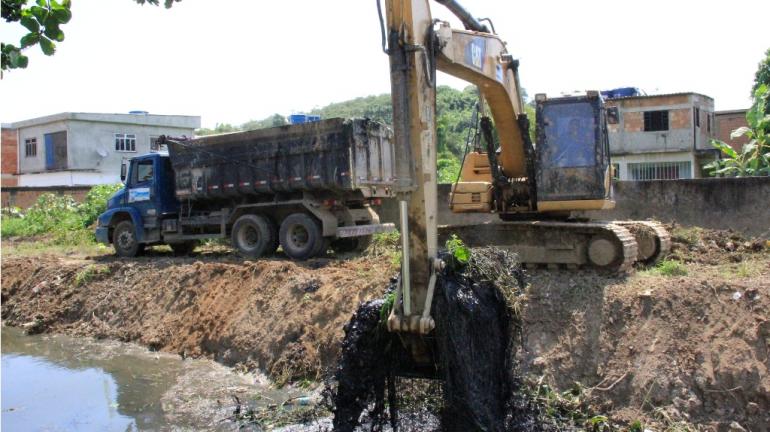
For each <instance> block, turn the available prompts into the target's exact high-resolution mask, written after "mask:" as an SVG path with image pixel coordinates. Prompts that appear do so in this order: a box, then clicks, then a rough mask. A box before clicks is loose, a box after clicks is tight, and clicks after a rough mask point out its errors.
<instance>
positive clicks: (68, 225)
mask: <svg viewBox="0 0 770 432" xmlns="http://www.w3.org/2000/svg"><path fill="white" fill-rule="evenodd" d="M121 186H122V185H119V184H118V185H99V186H94V187H93V188H92V189H91V190H90V191H89V192H88V194H87V195H86V198H85V200H84V201H83V202H82V203H80V204H78V203H77V202H75V200H74V199H73V198H72V197H71V196H69V195H54V194H51V193H47V194H43V195H41V196H40V198H38V200H37V202H36V203H35V205H33V206H32V207H30V208H29V209H27V210H26V211H25V212H21V211H19V210H13V211H9V212H6V213H4V214H3V217H2V224H0V235H2V237H3V238H8V237H32V236H40V235H44V236H50V238H51V241H52V243H53V244H56V245H77V244H86V243H93V242H94V241H95V238H94V232H93V230H92V229H90V228H89V227H90V226H91V225H93V223H94V222H95V221H96V218H97V217H98V216H99V214H100V213H102V212H103V211H105V209H106V208H107V199H108V198H109V197H110V196H111V195H112V194H113V193H115V191H117V190H118V189H119V188H120V187H121Z"/></svg>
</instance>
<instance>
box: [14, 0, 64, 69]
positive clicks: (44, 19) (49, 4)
mask: <svg viewBox="0 0 770 432" xmlns="http://www.w3.org/2000/svg"><path fill="white" fill-rule="evenodd" d="M27 1H28V0H2V17H3V19H4V20H5V21H6V22H9V23H12V22H18V23H19V24H21V25H22V26H23V27H24V28H25V29H26V30H27V31H28V32H27V34H25V35H24V36H22V38H21V40H19V46H18V47H17V46H16V45H14V44H7V43H3V44H2V70H3V71H5V70H8V69H16V68H25V67H27V64H28V63H29V58H27V56H25V55H24V54H22V53H21V51H22V50H24V49H26V48H30V47H33V46H35V45H39V46H40V49H41V50H42V51H43V54H45V55H53V53H55V52H56V42H61V41H63V40H64V32H63V31H62V30H61V28H60V26H61V25H63V24H66V23H68V22H69V20H70V19H71V18H72V12H70V5H71V2H70V0H62V2H61V3H59V2H57V1H56V0H37V1H36V2H35V4H34V5H32V6H27Z"/></svg>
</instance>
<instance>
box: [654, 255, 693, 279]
mask: <svg viewBox="0 0 770 432" xmlns="http://www.w3.org/2000/svg"><path fill="white" fill-rule="evenodd" d="M651 272H652V273H656V274H659V275H663V276H686V275H687V268H686V267H685V266H684V264H682V262H681V261H677V260H672V259H665V260H663V261H660V262H659V263H657V264H656V265H655V267H654V268H652V269H651Z"/></svg>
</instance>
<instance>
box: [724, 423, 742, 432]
mask: <svg viewBox="0 0 770 432" xmlns="http://www.w3.org/2000/svg"><path fill="white" fill-rule="evenodd" d="M727 430H728V431H729V432H746V429H744V428H743V426H741V425H740V423H738V422H736V421H734V422H732V423H730V426H729V428H728V429H727Z"/></svg>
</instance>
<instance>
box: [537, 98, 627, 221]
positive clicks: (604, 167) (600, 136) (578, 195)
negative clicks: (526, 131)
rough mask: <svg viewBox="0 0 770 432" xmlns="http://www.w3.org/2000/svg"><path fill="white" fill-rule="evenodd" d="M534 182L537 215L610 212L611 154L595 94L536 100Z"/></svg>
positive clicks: (601, 113) (602, 111)
mask: <svg viewBox="0 0 770 432" xmlns="http://www.w3.org/2000/svg"><path fill="white" fill-rule="evenodd" d="M535 101H536V110H537V111H536V112H537V139H536V142H537V146H536V148H535V152H536V170H535V171H536V173H537V174H536V181H535V184H536V185H537V206H538V210H539V211H540V212H548V211H556V212H558V211H571V210H589V209H603V208H608V207H609V206H611V205H612V204H613V202H612V201H611V189H610V188H611V184H610V178H611V174H610V166H611V165H610V152H609V141H608V139H607V127H606V121H605V117H604V116H605V113H604V104H603V102H602V99H601V96H599V93H598V92H588V94H587V95H585V96H570V97H561V98H554V99H548V98H547V97H546V96H545V95H537V97H536V98H535Z"/></svg>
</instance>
